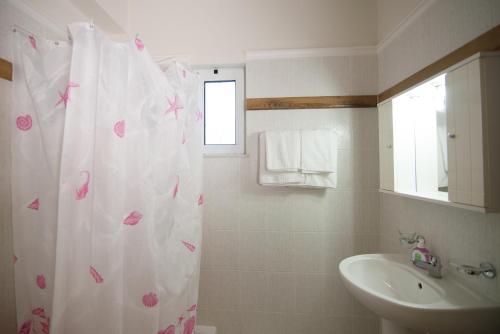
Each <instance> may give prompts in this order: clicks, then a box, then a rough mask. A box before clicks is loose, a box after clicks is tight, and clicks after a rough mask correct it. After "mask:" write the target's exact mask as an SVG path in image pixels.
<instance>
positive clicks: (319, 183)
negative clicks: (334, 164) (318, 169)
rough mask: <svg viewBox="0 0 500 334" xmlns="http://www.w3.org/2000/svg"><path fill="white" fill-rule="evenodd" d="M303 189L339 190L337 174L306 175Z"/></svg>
mask: <svg viewBox="0 0 500 334" xmlns="http://www.w3.org/2000/svg"><path fill="white" fill-rule="evenodd" d="M304 175H305V177H306V179H305V181H304V184H302V185H299V186H300V187H303V188H337V173H322V174H304Z"/></svg>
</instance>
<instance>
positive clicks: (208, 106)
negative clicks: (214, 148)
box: [205, 81, 236, 145]
mask: <svg viewBox="0 0 500 334" xmlns="http://www.w3.org/2000/svg"><path fill="white" fill-rule="evenodd" d="M235 144H236V81H205V145H235Z"/></svg>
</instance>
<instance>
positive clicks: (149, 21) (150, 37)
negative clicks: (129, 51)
mask: <svg viewBox="0 0 500 334" xmlns="http://www.w3.org/2000/svg"><path fill="white" fill-rule="evenodd" d="M129 12H130V13H131V15H130V25H129V32H130V35H135V33H136V32H138V33H140V35H141V37H142V39H143V40H144V42H145V44H146V46H147V47H148V48H149V49H150V51H151V53H152V54H153V55H154V56H155V57H159V58H161V57H164V56H168V55H179V54H180V55H188V56H190V58H191V60H192V62H193V63H195V64H212V63H213V64H217V63H235V62H236V63H243V62H244V60H245V58H244V52H245V51H247V50H262V49H285V48H309V47H329V46H359V45H375V44H376V41H377V27H376V15H375V13H376V1H373V0H293V1H290V0H273V1H268V0H252V1H248V0H213V1H196V0H184V1H173V0H163V1H158V0H130V1H129ZM132 13H133V14H132Z"/></svg>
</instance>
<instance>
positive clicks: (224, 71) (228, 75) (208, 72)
mask: <svg viewBox="0 0 500 334" xmlns="http://www.w3.org/2000/svg"><path fill="white" fill-rule="evenodd" d="M197 72H198V74H199V75H200V86H201V87H200V89H201V90H202V104H201V105H202V107H203V116H204V117H203V136H202V144H203V153H204V154H205V155H224V154H228V155H235V154H245V67H244V66H231V67H229V66H228V67H223V66H221V67H218V66H207V67H200V68H198V69H197ZM214 72H217V73H214ZM228 81H234V82H235V142H236V143H235V144H205V128H206V115H205V83H206V82H228Z"/></svg>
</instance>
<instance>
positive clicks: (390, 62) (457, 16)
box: [378, 0, 500, 92]
mask: <svg viewBox="0 0 500 334" xmlns="http://www.w3.org/2000/svg"><path fill="white" fill-rule="evenodd" d="M427 1H429V2H432V5H431V6H430V7H428V8H427V10H426V11H425V12H424V13H422V14H421V15H420V16H419V17H418V18H416V19H415V20H414V21H413V22H412V24H410V25H409V26H408V27H407V28H406V29H405V30H404V31H402V33H400V34H399V35H398V36H397V37H396V38H394V39H393V40H392V41H391V42H390V43H389V44H388V45H387V46H386V47H384V48H383V49H381V50H379V57H378V62H379V77H378V80H379V92H381V91H384V90H385V89H387V88H389V87H391V86H392V85H394V84H396V83H398V82H399V81H401V80H402V79H404V78H406V77H408V76H410V75H411V74H413V73H415V72H417V71H419V70H421V69H422V68H424V67H425V66H427V65H429V64H430V63H432V62H434V61H436V60H437V59H439V58H441V57H443V56H445V55H447V54H448V53H450V52H451V51H453V50H455V49H457V48H459V47H460V46H462V45H464V44H465V43H467V42H469V41H470V40H472V39H473V38H475V37H477V36H478V35H480V34H482V33H483V32H485V31H487V30H489V29H491V28H493V27H494V26H496V25H498V24H499V23H500V1H498V0H427Z"/></svg>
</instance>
